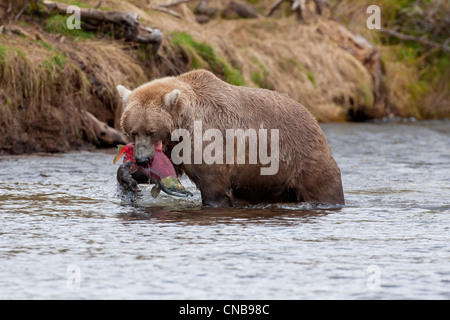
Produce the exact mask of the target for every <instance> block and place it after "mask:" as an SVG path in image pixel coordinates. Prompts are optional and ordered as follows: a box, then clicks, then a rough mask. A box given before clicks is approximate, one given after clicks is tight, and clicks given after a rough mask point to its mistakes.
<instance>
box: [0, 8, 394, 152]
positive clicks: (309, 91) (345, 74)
mask: <svg viewBox="0 0 450 320" xmlns="http://www.w3.org/2000/svg"><path fill="white" fill-rule="evenodd" d="M181 2H182V3H181ZM309 2H310V4H309V6H310V7H304V8H303V16H302V18H303V19H302V20H298V18H297V17H296V16H295V15H292V14H290V13H289V14H285V13H284V12H285V11H286V10H288V9H289V6H288V7H287V9H286V8H284V9H283V8H282V7H281V8H280V9H277V10H278V11H279V12H275V11H274V14H272V15H271V17H265V16H264V13H265V12H264V8H267V7H270V6H269V4H270V2H267V1H266V2H265V3H264V2H261V1H260V2H258V5H255V6H254V7H253V8H256V10H255V12H251V14H250V15H249V16H248V17H247V18H242V17H243V16H242V12H241V13H239V11H238V10H235V9H233V6H234V7H236V3H238V4H239V2H237V1H234V2H233V1H232V3H234V4H232V5H230V1H227V2H222V1H215V0H214V1H210V2H208V3H206V2H205V1H193V0H191V1H180V3H179V4H177V5H176V6H167V5H166V4H167V2H163V1H152V3H151V4H150V5H149V4H148V3H147V1H145V0H142V1H139V0H135V1H130V2H127V1H118V0H117V1H113V0H110V1H98V0H93V1H83V2H80V1H65V3H67V4H75V5H78V6H80V7H82V8H91V9H95V10H102V11H119V12H133V13H136V14H137V15H138V16H139V18H140V20H139V21H140V23H141V24H142V25H143V26H148V27H151V28H157V29H159V30H160V31H161V32H162V34H163V38H162V44H161V46H160V47H159V48H158V50H157V51H156V53H155V52H154V51H155V50H154V49H155V48H154V45H151V44H145V43H139V42H138V41H125V38H126V36H125V33H126V30H125V31H124V29H123V28H121V27H120V25H119V26H118V25H114V23H107V22H104V23H100V24H98V25H95V26H93V25H90V24H89V23H86V22H85V23H84V24H83V21H82V24H81V27H82V29H68V28H67V24H66V22H67V18H68V15H62V14H58V12H55V11H51V10H49V9H48V7H46V6H45V5H44V3H43V2H42V1H40V0H34V1H29V0H21V1H3V2H1V4H0V19H1V21H0V26H1V27H0V31H1V32H0V154H1V153H29V152H40V151H42V152H59V151H67V150H70V149H72V148H78V147H83V146H101V145H111V144H115V143H117V142H120V141H122V140H123V138H124V137H123V136H120V135H118V134H117V133H114V130H112V131H111V130H110V129H111V128H116V129H119V128H118V127H119V119H120V115H121V112H122V106H121V103H120V101H119V96H118V94H117V92H116V89H115V88H116V86H117V85H118V84H123V85H125V86H128V87H130V88H134V87H136V86H138V85H140V84H142V83H144V82H146V81H148V80H151V79H154V78H158V77H162V76H170V75H177V74H180V73H182V72H186V71H188V70H191V69H193V68H205V69H209V70H211V71H213V72H214V73H216V74H217V75H219V76H220V77H222V78H223V79H224V80H226V81H228V82H230V83H233V84H236V85H246V86H253V87H262V88H268V89H272V90H277V91H280V92H284V93H287V94H289V95H290V96H291V97H292V98H294V99H296V100H297V101H299V102H301V103H302V104H304V105H305V106H306V107H307V108H308V109H309V110H310V111H311V112H312V113H313V114H314V115H315V116H316V117H317V119H318V120H319V121H355V120H365V119H372V118H380V117H385V116H391V115H397V114H400V112H399V110H401V106H400V107H399V106H398V105H396V104H393V103H390V102H389V101H388V100H387V97H388V96H389V95H388V94H387V93H386V92H387V90H388V88H386V86H385V82H384V80H383V75H382V62H381V59H380V56H379V54H378V51H377V49H376V48H375V47H374V46H373V45H372V44H371V43H370V42H368V41H367V40H365V39H364V38H363V37H361V36H359V35H358V34H356V33H353V32H352V31H350V30H349V29H347V28H346V27H345V26H344V25H343V24H341V23H339V22H336V21H334V20H332V19H329V18H328V16H330V12H329V10H328V9H326V8H324V9H323V10H322V11H323V12H322V13H321V14H320V15H319V14H317V10H316V9H317V8H315V7H314V4H315V3H316V2H315V1H309ZM309 2H307V3H309ZM158 4H162V5H165V6H158ZM202 5H203V7H202ZM286 5H287V4H286ZM205 6H206V7H205ZM311 6H312V7H311ZM208 9H209V11H208ZM250 9H251V8H250ZM239 10H241V9H239ZM289 10H290V9H289ZM327 10H328V11H327ZM244 14H246V13H244ZM237 16H239V17H240V19H234V18H235V17H237ZM205 22H207V23H206V24H205ZM92 116H93V117H92ZM99 121H100V122H99ZM102 126H104V130H103V129H102Z"/></svg>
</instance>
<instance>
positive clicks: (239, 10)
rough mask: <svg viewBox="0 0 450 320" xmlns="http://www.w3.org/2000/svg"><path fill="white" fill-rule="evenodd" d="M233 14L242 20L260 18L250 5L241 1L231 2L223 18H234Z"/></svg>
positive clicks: (233, 0)
mask: <svg viewBox="0 0 450 320" xmlns="http://www.w3.org/2000/svg"><path fill="white" fill-rule="evenodd" d="M233 12H234V13H236V14H237V15H238V16H239V17H241V18H259V14H258V12H257V11H256V10H255V9H254V8H253V7H252V6H251V5H250V4H248V3H246V2H243V1H239V0H232V1H230V2H229V3H228V6H227V7H226V8H225V10H224V11H223V12H222V16H223V17H224V18H228V19H229V18H231V17H232V16H233Z"/></svg>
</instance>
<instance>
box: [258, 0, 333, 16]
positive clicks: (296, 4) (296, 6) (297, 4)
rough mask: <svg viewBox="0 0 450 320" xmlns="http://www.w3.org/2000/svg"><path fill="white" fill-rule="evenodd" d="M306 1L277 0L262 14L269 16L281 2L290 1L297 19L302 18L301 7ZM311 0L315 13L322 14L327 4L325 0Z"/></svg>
mask: <svg viewBox="0 0 450 320" xmlns="http://www.w3.org/2000/svg"><path fill="white" fill-rule="evenodd" d="M306 1H308V0H277V1H275V2H274V3H273V4H272V5H271V6H270V7H269V8H268V9H267V11H266V13H265V14H264V15H265V16H266V17H269V16H271V15H272V14H273V13H274V12H275V10H277V9H278V8H279V7H280V6H281V4H282V3H284V2H290V3H291V10H292V11H295V12H296V13H297V19H298V20H302V19H303V7H304V6H305V5H306ZM312 1H313V2H314V5H315V7H316V13H317V14H318V15H322V14H323V11H324V8H325V7H327V6H328V3H327V0H312Z"/></svg>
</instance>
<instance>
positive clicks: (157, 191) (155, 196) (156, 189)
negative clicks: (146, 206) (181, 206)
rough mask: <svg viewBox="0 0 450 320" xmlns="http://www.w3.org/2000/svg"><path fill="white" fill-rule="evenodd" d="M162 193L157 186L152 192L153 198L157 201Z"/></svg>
mask: <svg viewBox="0 0 450 320" xmlns="http://www.w3.org/2000/svg"><path fill="white" fill-rule="evenodd" d="M160 192H161V189H160V188H158V187H157V185H156V184H155V186H154V187H153V188H152V191H150V193H151V194H152V197H153V198H155V199H156V198H158V196H159V193H160Z"/></svg>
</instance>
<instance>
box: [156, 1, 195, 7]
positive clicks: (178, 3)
mask: <svg viewBox="0 0 450 320" xmlns="http://www.w3.org/2000/svg"><path fill="white" fill-rule="evenodd" d="M188 2H189V0H177V1H174V2H171V3H167V4H158V6H159V7H164V8H170V7H175V6H178V5H180V4H182V3H188Z"/></svg>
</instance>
